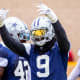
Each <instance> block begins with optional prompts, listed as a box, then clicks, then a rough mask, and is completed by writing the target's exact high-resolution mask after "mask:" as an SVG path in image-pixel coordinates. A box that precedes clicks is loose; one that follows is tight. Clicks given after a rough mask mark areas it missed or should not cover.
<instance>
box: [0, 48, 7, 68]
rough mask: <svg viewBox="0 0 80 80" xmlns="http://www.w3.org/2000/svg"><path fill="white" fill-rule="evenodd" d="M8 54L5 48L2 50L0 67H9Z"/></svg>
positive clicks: (0, 52) (0, 51) (0, 50)
mask: <svg viewBox="0 0 80 80" xmlns="http://www.w3.org/2000/svg"><path fill="white" fill-rule="evenodd" d="M7 56H8V55H7V52H6V51H5V49H4V48H3V47H1V48H0V67H7V65H8V58H7Z"/></svg>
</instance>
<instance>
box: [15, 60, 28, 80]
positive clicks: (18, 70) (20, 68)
mask: <svg viewBox="0 0 80 80" xmlns="http://www.w3.org/2000/svg"><path fill="white" fill-rule="evenodd" d="M23 64H24V66H23V65H22V61H21V60H19V62H18V65H17V67H16V70H15V71H14V74H15V76H20V80H28V79H27V74H28V70H26V71H25V72H24V70H23V67H26V66H29V65H28V62H27V61H24V63H23ZM25 73H26V79H25V78H24V74H25Z"/></svg>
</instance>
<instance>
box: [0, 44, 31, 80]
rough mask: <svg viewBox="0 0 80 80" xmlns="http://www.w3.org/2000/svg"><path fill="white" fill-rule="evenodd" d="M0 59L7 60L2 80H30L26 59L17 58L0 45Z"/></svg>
mask: <svg viewBox="0 0 80 80" xmlns="http://www.w3.org/2000/svg"><path fill="white" fill-rule="evenodd" d="M0 57H2V58H5V59H7V60H8V65H7V67H5V72H4V75H3V79H2V80H30V79H28V76H29V77H30V73H28V72H29V64H28V61H27V60H26V59H24V58H23V57H19V56H18V55H16V54H15V53H13V52H12V51H11V50H9V49H8V48H6V47H3V46H2V45H1V44H0Z"/></svg>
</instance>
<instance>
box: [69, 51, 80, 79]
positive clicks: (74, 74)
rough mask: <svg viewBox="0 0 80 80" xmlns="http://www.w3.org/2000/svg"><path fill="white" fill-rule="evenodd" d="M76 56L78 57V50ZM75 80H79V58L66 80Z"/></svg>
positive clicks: (79, 53)
mask: <svg viewBox="0 0 80 80" xmlns="http://www.w3.org/2000/svg"><path fill="white" fill-rule="evenodd" d="M78 56H79V57H80V49H79V50H78ZM77 78H80V58H79V59H78V62H77V65H76V66H75V67H74V69H73V70H72V72H71V73H70V75H69V76H68V80H77Z"/></svg>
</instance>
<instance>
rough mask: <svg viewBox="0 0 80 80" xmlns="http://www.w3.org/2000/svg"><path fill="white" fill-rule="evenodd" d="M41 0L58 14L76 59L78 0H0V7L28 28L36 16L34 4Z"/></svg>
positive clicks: (79, 42) (79, 24)
mask: <svg viewBox="0 0 80 80" xmlns="http://www.w3.org/2000/svg"><path fill="white" fill-rule="evenodd" d="M42 2H44V3H46V4H47V5H48V6H49V7H50V8H52V9H53V11H54V12H55V13H56V15H57V16H58V18H59V20H60V21H61V23H62V25H63V27H64V28H65V30H66V32H67V35H68V38H69V40H70V42H71V49H72V50H73V52H74V53H75V60H77V55H76V54H77V51H78V49H79V48H80V0H0V8H6V9H8V10H9V14H8V16H16V17H19V18H20V19H22V20H23V21H24V22H25V23H26V24H27V25H28V27H29V28H30V25H31V23H32V21H33V19H34V18H35V17H37V16H38V12H37V9H36V5H38V4H39V3H42ZM70 70H71V69H70Z"/></svg>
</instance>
